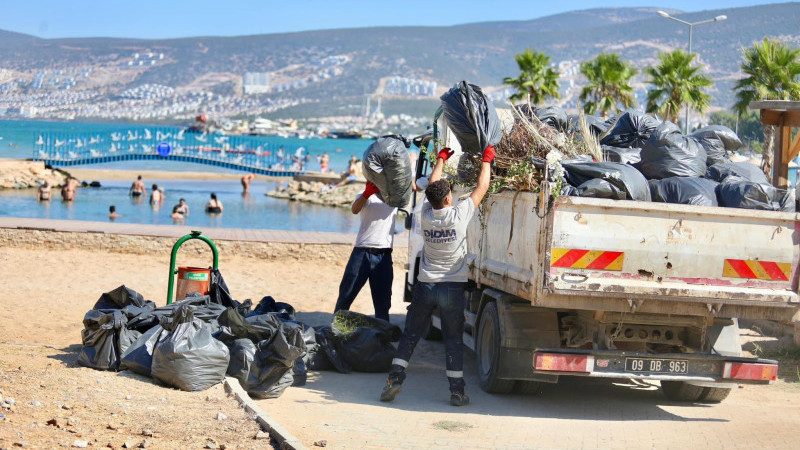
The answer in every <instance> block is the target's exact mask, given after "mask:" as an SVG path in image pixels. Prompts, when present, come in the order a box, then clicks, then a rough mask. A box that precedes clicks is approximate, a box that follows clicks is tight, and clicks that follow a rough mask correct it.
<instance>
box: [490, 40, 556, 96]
mask: <svg viewBox="0 0 800 450" xmlns="http://www.w3.org/2000/svg"><path fill="white" fill-rule="evenodd" d="M514 60H515V61H516V62H517V65H518V66H519V70H520V72H521V73H520V74H519V76H518V77H516V78H511V77H506V78H503V84H507V85H509V86H511V87H513V88H515V89H516V90H517V93H516V94H514V95H512V96H511V100H512V101H517V100H523V99H525V98H526V97H528V96H530V101H531V103H532V104H534V105H538V104H540V103H542V102H543V101H544V100H545V99H546V98H548V97H553V98H560V97H561V96H560V95H559V93H558V87H559V83H558V72H557V71H555V70H553V68H552V67H548V66H549V65H550V57H549V56H547V55H546V54H545V53H541V52H532V51H531V49H529V48H528V49H525V51H524V52H522V53H519V54H517V55H515V56H514Z"/></svg>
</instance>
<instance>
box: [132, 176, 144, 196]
mask: <svg viewBox="0 0 800 450" xmlns="http://www.w3.org/2000/svg"><path fill="white" fill-rule="evenodd" d="M145 194H147V188H146V187H145V186H144V182H142V176H141V175H139V176H138V177H137V178H136V181H134V182H133V184H132V185H131V188H130V189H129V190H128V195H130V196H131V197H141V196H142V195H145Z"/></svg>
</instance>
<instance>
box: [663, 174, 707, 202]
mask: <svg viewBox="0 0 800 450" xmlns="http://www.w3.org/2000/svg"><path fill="white" fill-rule="evenodd" d="M649 183H650V197H652V199H653V201H654V202H663V203H677V204H681V205H699V206H719V205H718V204H717V193H716V188H717V184H718V183H717V182H716V181H713V180H709V179H706V178H695V177H672V178H664V179H663V180H650V182H649Z"/></svg>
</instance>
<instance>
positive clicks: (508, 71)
mask: <svg viewBox="0 0 800 450" xmlns="http://www.w3.org/2000/svg"><path fill="white" fill-rule="evenodd" d="M658 9H664V8H602V9H590V10H583V11H574V12H569V13H563V14H558V15H554V16H549V17H543V18H539V19H535V20H527V21H503V22H483V23H473V24H465V25H458V26H450V27H375V28H357V29H339V30H320V31H308V32H299V33H285V34H266V35H256V36H240V37H191V38H183V39H164V40H147V39H119V38H70V39H41V38H37V37H34V36H30V35H25V34H20V33H13V32H9V31H2V30H0V69H2V70H4V71H5V74H6V78H7V79H18V80H22V79H27V78H30V77H31V76H32V75H33V74H34V73H35V72H36V71H40V70H47V71H53V70H63V71H66V70H69V69H72V70H75V69H76V68H86V67H89V68H93V71H92V75H91V76H88V77H87V80H86V81H85V82H83V85H80V84H79V85H78V86H76V87H75V88H74V89H81V88H83V89H94V90H95V91H96V92H97V93H98V95H99V96H100V97H102V98H113V97H114V96H115V95H118V94H119V93H120V92H122V91H124V90H126V89H130V88H132V87H136V86H141V85H145V84H158V85H165V86H170V87H173V88H176V89H178V90H192V89H202V90H210V91H212V92H216V93H218V94H221V95H229V96H241V95H243V94H242V89H241V82H242V77H243V75H244V74H245V73H246V72H268V73H270V77H271V80H272V82H273V83H279V82H284V84H286V85H287V86H289V87H287V89H285V90H282V91H280V92H271V93H268V94H261V96H262V97H266V98H269V99H272V100H279V99H303V100H302V101H299V102H294V103H292V106H289V107H287V108H283V109H280V110H277V111H275V112H274V113H273V115H275V116H295V117H298V116H300V115H306V116H308V115H344V114H356V113H357V111H356V106H357V105H362V104H363V103H364V100H363V99H364V96H365V94H376V93H380V92H381V89H382V86H383V85H382V83H383V82H384V80H385V79H386V78H387V77H392V76H401V77H406V78H411V79H418V80H425V81H435V82H436V83H437V84H438V92H439V93H440V92H441V91H442V90H444V89H445V88H447V87H449V86H451V85H452V84H453V83H455V82H457V81H459V80H461V79H467V80H469V81H471V82H473V83H476V84H479V85H481V86H483V87H484V88H485V90H486V91H488V92H492V91H495V90H499V89H501V88H502V79H503V77H506V76H516V75H517V74H518V69H517V67H516V63H515V62H514V59H513V57H514V55H515V54H517V53H520V52H522V51H523V50H524V49H526V48H531V49H535V50H537V51H544V52H546V53H548V54H549V55H550V56H551V57H552V61H553V62H554V63H555V64H560V66H559V67H562V68H564V69H565V70H570V68H571V69H572V70H571V72H570V75H569V76H565V77H564V78H562V85H563V86H564V88H565V89H566V87H567V86H568V85H569V83H570V81H571V82H572V83H573V85H574V86H579V85H580V83H581V78H580V76H579V75H577V74H576V73H575V72H576V70H577V69H576V66H577V64H579V63H580V62H582V61H585V60H588V59H591V58H593V57H594V56H595V55H597V54H598V53H600V52H603V51H607V52H616V53H619V54H620V55H621V56H622V58H623V59H626V60H628V61H631V62H633V63H634V65H635V66H637V67H638V68H639V69H642V68H644V67H646V66H648V65H653V64H655V63H656V62H657V55H658V53H659V52H661V51H665V50H671V49H675V48H683V49H685V48H686V46H687V42H688V27H686V26H684V25H681V24H679V23H677V22H675V21H671V20H667V19H664V18H662V17H659V16H658V15H657V14H656V10H658ZM667 11H668V12H670V14H673V15H675V16H677V17H680V18H681V19H683V20H686V21H690V22H696V21H699V20H704V19H708V18H712V17H715V16H718V15H722V14H724V15H726V16H727V20H725V21H721V22H716V23H712V24H706V25H702V26H698V27H695V29H694V38H693V50H694V51H695V52H696V53H698V54H699V55H700V62H702V63H703V64H705V65H706V66H707V71H708V73H709V74H710V75H711V76H712V78H713V79H714V80H715V85H714V87H713V88H712V90H711V92H710V93H711V94H712V96H713V98H714V100H713V102H712V104H713V106H715V107H719V108H728V107H729V106H730V105H731V104H732V103H733V101H734V99H733V95H732V92H731V88H732V86H733V84H734V83H735V80H736V79H737V78H738V77H739V76H740V75H739V65H740V63H741V55H742V49H743V48H744V47H748V46H750V45H751V44H752V43H753V42H755V41H759V40H761V39H763V38H764V37H765V36H770V37H777V38H780V39H781V40H783V41H784V42H787V43H789V44H791V45H793V46H800V3H796V2H795V3H781V4H771V5H762V6H753V7H746V8H732V9H720V10H712V11H703V12H697V13H688V14H683V13H681V12H680V11H674V10H667ZM527 14H530V13H527V12H526V11H520V12H519V15H520V16H525V15H527ZM134 53H136V54H145V53H152V54H153V55H163V56H160V58H161V59H158V58H156V57H154V59H153V60H152V62H149V61H150V60H148V62H147V63H146V64H145V65H137V64H139V63H138V62H137V61H133V62H134V63H135V64H134V65H133V66H130V65H128V66H127V67H126V64H128V63H127V61H130V60H131V56H130V55H132V54H134ZM330 57H340V58H341V60H340V61H338V62H337V63H336V64H335V69H330V71H329V72H326V73H328V75H326V76H325V77H323V76H320V77H314V78H315V79H314V81H313V82H308V83H305V84H302V85H297V86H294V87H292V86H291V83H290V82H291V81H293V80H304V79H308V80H311V79H313V78H311V75H309V74H314V73H318V72H319V71H320V69H319V68H320V67H321V66H322V67H324V64H323V63H321V62H324V61H327V60H326V58H330ZM326 70H327V69H326ZM319 73H321V72H319ZM281 80H282V81H281ZM636 81H637V84H638V87H639V90H640V92H639V94H640V95H641V94H642V93H643V92H644V90H645V89H646V84H645V79H644V77H643V76H642V75H639V76H638V77H637V79H636ZM2 82H3V80H2V79H1V78H0V83H2ZM295 84H297V83H295ZM23 91H24V89H23ZM574 92H577V89H576V88H575V89H573V93H574ZM573 97H574V95H573ZM98 98H99V97H98ZM573 101H574V100H573ZM435 103H436V97H429V98H427V99H418V98H402V97H397V96H385V98H384V99H383V108H384V110H385V112H388V113H391V112H417V111H419V112H424V114H426V115H428V114H429V113H430V112H431V111H432V109H431V108H432V105H434V104H435ZM287 104H289V103H288V102H287ZM565 105H566V106H571V105H570V104H569V97H568V98H567V99H566V100H565Z"/></svg>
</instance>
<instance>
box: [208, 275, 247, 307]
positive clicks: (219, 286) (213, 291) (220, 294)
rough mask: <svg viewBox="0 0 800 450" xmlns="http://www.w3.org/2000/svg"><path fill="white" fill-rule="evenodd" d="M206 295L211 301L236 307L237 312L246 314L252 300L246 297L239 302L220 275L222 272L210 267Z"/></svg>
mask: <svg viewBox="0 0 800 450" xmlns="http://www.w3.org/2000/svg"><path fill="white" fill-rule="evenodd" d="M208 296H209V297H210V298H211V302H212V303H217V304H219V305H222V306H224V307H226V308H236V310H237V311H239V314H241V315H243V316H246V315H247V314H248V313H249V312H250V307H251V306H252V302H251V301H250V300H249V299H248V300H245V301H244V302H239V301H238V300H236V299H234V298H233V296H232V295H231V293H230V290H229V289H228V285H227V284H226V283H225V279H224V278H223V277H222V273H221V272H220V271H219V270H218V269H211V281H210V282H209V286H208Z"/></svg>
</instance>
